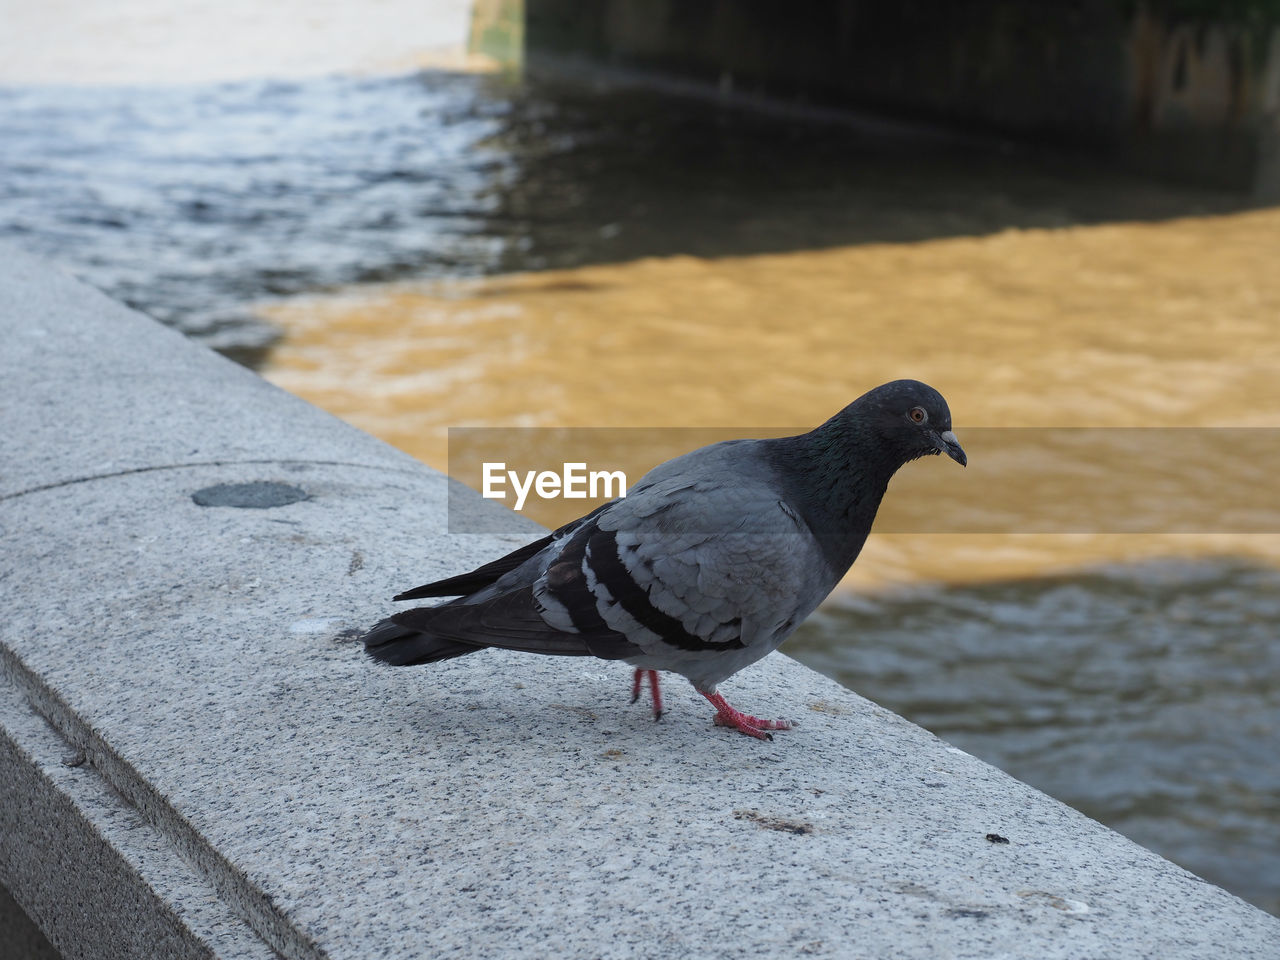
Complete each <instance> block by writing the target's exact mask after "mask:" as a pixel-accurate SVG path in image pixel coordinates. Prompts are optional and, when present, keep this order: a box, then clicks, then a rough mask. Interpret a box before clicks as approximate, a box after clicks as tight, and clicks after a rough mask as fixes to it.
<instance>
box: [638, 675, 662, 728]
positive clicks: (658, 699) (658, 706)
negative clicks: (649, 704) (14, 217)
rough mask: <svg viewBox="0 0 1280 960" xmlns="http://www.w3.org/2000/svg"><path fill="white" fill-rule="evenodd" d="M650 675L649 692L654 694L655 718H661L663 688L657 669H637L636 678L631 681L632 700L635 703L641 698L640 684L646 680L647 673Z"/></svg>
mask: <svg viewBox="0 0 1280 960" xmlns="http://www.w3.org/2000/svg"><path fill="white" fill-rule="evenodd" d="M646 674H648V676H649V692H650V693H651V694H652V695H653V719H654V720H661V719H662V714H663V713H664V712H665V711H664V710H663V709H662V688H661V687H659V686H658V671H657V670H637V671H636V675H635V678H634V679H633V680H632V681H631V702H632V703H635V702H636V701H637V700H639V699H640V685H641V684H642V683H643V682H644V678H645V675H646Z"/></svg>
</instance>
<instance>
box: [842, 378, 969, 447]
mask: <svg viewBox="0 0 1280 960" xmlns="http://www.w3.org/2000/svg"><path fill="white" fill-rule="evenodd" d="M853 405H854V406H855V407H856V408H857V410H858V419H859V421H861V422H862V423H864V424H866V425H867V426H868V427H870V428H871V429H873V430H874V431H875V432H876V434H877V435H878V436H879V438H880V440H881V442H883V443H884V444H885V445H886V446H887V447H888V448H889V449H891V450H892V451H894V453H895V454H896V455H897V456H899V457H901V458H902V462H903V463H906V462H908V461H911V460H916V459H918V458H920V457H928V456H934V455H936V454H939V453H945V454H946V455H947V456H949V457H950V458H951V459H952V460H954V461H955V462H956V463H958V464H960V466H962V467H963V466H965V465H966V464H967V463H968V462H969V458H968V457H966V456H965V454H964V451H963V450H962V449H961V448H960V443H959V441H958V440H956V435H955V434H954V433H952V432H951V410H950V409H949V408H948V407H947V401H946V400H944V399H942V394H940V393H939V392H938V391H937V390H935V389H933V387H931V386H929V385H928V384H927V383H921V382H920V381H919V380H894V381H893V382H892V383H886V384H883V385H882V386H879V387H876V388H875V389H874V390H872V391H871V392H870V393H867V394H864V395H863V396H861V397H859V398H858V399H857V400H855V401H854V404H853Z"/></svg>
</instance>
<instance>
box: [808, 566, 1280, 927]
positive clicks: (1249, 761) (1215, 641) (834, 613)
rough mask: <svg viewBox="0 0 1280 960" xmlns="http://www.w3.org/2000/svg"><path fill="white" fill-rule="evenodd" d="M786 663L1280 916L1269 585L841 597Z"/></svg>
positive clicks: (1035, 585)
mask: <svg viewBox="0 0 1280 960" xmlns="http://www.w3.org/2000/svg"><path fill="white" fill-rule="evenodd" d="M784 649H785V650H786V652H788V653H790V654H791V655H793V656H795V657H796V658H798V659H799V660H801V661H803V662H804V663H806V664H808V665H809V666H812V667H814V668H815V669H817V670H820V671H822V672H823V673H826V674H828V675H830V676H832V677H834V678H836V679H837V680H839V681H840V682H841V683H843V684H845V685H847V686H849V687H851V688H853V689H854V690H857V691H858V692H859V693H861V694H863V695H864V696H867V697H869V698H871V699H873V700H875V701H877V702H878V703H881V704H883V705H884V706H886V707H888V708H890V709H892V710H894V711H896V712H899V713H901V714H903V715H904V716H906V717H909V718H910V719H912V720H914V721H915V722H917V723H919V724H921V725H922V726H924V727H927V728H928V729H930V730H932V731H933V732H934V733H937V734H938V735H939V736H941V737H943V738H945V739H947V740H949V741H951V742H952V743H954V744H956V745H957V746H959V747H962V748H963V749H965V750H967V751H969V752H971V753H973V754H975V755H977V756H979V757H982V758H983V759H985V760H988V761H990V762H991V763H993V764H995V765H996V766H998V767H1001V768H1002V769H1004V770H1007V771H1008V772H1009V773H1011V774H1013V775H1014V776H1015V777H1018V778H1019V779H1021V780H1024V781H1026V782H1028V783H1031V784H1033V785H1035V786H1037V787H1039V788H1040V789H1042V790H1044V791H1045V792H1047V793H1049V794H1051V795H1053V796H1055V797H1058V798H1060V799H1062V800H1064V801H1065V802H1067V803H1069V804H1071V805H1072V806H1074V807H1076V808H1078V809H1079V810H1082V811H1084V812H1085V813H1087V814H1089V815H1090V816H1092V817H1095V818H1097V819H1098V820H1101V821H1102V822H1103V823H1106V824H1108V825H1109V826H1111V827H1113V828H1115V829H1117V830H1119V831H1120V832H1122V833H1124V834H1126V835H1127V836H1129V837H1131V838H1133V839H1134V840H1136V841H1138V842H1139V843H1141V844H1142V845H1143V846H1146V847H1149V848H1150V849H1152V850H1155V851H1156V852H1158V853H1160V854H1162V855H1164V856H1166V857H1168V858H1170V859H1172V860H1174V861H1176V862H1177V863H1180V864H1182V865H1183V866H1185V867H1186V868H1188V869H1189V870H1191V871H1193V872H1195V873H1197V874H1199V875H1200V876H1202V877H1205V878H1206V879H1208V880H1210V881H1212V882H1214V883H1217V884H1220V885H1222V886H1224V887H1226V888H1227V889H1228V890H1231V891H1233V892H1235V893H1237V894H1238V895H1240V896H1242V897H1244V898H1246V899H1248V900H1250V901H1252V902H1253V903H1256V904H1257V905H1258V906H1260V907H1263V908H1264V909H1267V910H1270V911H1271V912H1273V913H1280V830H1277V828H1276V827H1277V824H1278V823H1280V757H1277V743H1280V571H1277V570H1274V569H1271V568H1266V567H1258V566H1253V565H1249V564H1246V563H1243V562H1232V561H1226V560H1223V561H1212V560H1203V561H1195V562H1191V561H1187V562H1176V563H1175V562H1167V563H1150V564H1144V565H1141V566H1137V567H1116V568H1113V569H1107V570H1102V571H1098V572H1094V573H1089V574H1083V575H1077V576H1071V577H1064V578H1061V579H1031V580H1024V581H1014V582H1003V583H990V584H983V585H975V586H965V587H950V588H930V589H925V588H920V589H918V590H916V591H913V592H910V593H906V594H900V595H898V596H880V597H866V596H856V595H845V596H843V597H840V598H833V601H832V602H829V603H828V604H827V605H826V606H824V607H823V608H822V609H821V610H820V611H819V612H818V613H817V614H816V615H815V616H814V617H813V618H812V619H811V620H810V621H809V622H808V623H807V624H805V625H804V626H803V627H802V628H801V629H800V631H798V632H797V633H796V634H795V636H794V637H793V638H792V639H791V640H789V641H788V643H787V645H786V647H785V648H784ZM1027 829H1033V827H1032V826H1031V825H1028V827H1027Z"/></svg>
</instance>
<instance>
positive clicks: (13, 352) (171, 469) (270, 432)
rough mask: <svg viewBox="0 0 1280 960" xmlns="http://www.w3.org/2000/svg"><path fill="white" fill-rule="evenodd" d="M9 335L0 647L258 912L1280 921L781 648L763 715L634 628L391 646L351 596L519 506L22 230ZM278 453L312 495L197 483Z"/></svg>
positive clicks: (1199, 947) (673, 932) (967, 934)
mask: <svg viewBox="0 0 1280 960" xmlns="http://www.w3.org/2000/svg"><path fill="white" fill-rule="evenodd" d="M15 271H16V275H15ZM37 327H38V328H39V329H41V330H43V331H44V332H43V333H42V334H33V333H32V330H33V329H35V328H37ZM0 337H3V339H4V342H5V343H6V344H17V346H16V348H14V349H9V348H8V347H6V349H5V351H4V352H3V354H2V355H0V384H3V386H2V387H0V391H2V393H0V403H2V404H3V408H2V409H3V418H4V424H5V428H4V431H3V432H2V435H0V464H3V468H2V470H0V584H2V585H3V589H2V591H0V605H2V606H3V615H2V616H0V657H2V658H3V660H4V662H5V664H6V667H7V669H8V672H9V674H10V676H11V678H12V683H13V685H14V687H15V688H16V690H17V691H18V692H20V693H21V694H22V695H23V696H25V697H26V698H27V700H28V701H29V703H30V704H31V705H32V706H34V708H35V709H36V710H37V711H39V712H40V713H41V714H43V715H44V716H45V717H47V718H48V719H49V721H50V722H51V723H52V725H53V727H55V728H56V729H57V730H58V731H59V732H60V734H61V736H62V737H63V738H65V740H66V741H67V742H69V744H70V745H71V748H72V749H75V748H79V749H83V750H84V752H85V754H86V756H87V758H88V763H89V765H90V767H91V768H92V772H93V773H94V775H95V776H97V777H100V778H102V779H103V780H105V782H107V783H109V784H111V785H112V786H113V787H114V789H115V790H117V791H119V794H120V795H121V796H122V797H124V798H125V799H126V800H127V801H128V803H129V804H130V805H131V809H132V811H133V812H134V814H135V815H136V816H137V817H138V819H139V821H140V823H142V824H145V825H146V826H147V828H148V829H149V830H150V831H151V832H152V833H153V834H154V836H155V837H157V838H159V840H160V841H161V842H162V845H163V846H165V847H166V848H167V849H168V850H169V851H170V853H171V854H172V856H173V858H174V860H175V862H180V863H183V864H187V865H189V866H190V870H191V872H192V874H193V876H195V877H196V878H198V879H199V880H200V882H201V883H203V884H204V885H205V886H206V887H207V889H209V890H211V891H216V898H215V899H216V900H217V902H218V905H219V906H220V908H221V909H222V910H224V911H225V912H226V914H227V915H229V916H233V917H240V918H243V920H244V922H245V924H246V925H247V927H249V928H252V930H253V931H254V932H255V934H256V937H257V938H259V941H260V942H259V943H258V948H259V949H261V950H266V949H267V948H268V946H269V947H270V948H271V949H274V950H276V951H278V952H279V953H280V954H282V955H284V956H286V957H291V958H292V957H332V958H352V960H363V958H368V957H387V958H400V957H404V958H409V957H426V956H431V957H434V956H448V955H457V956H468V957H470V956H517V955H520V956H558V957H582V958H599V957H619V958H621V957H646V958H665V957H670V958H677V957H678V958H685V957H690V956H711V955H731V956H735V957H766V956H767V957H773V956H790V955H804V956H818V957H822V956H831V957H845V956H893V957H921V958H935V957H1029V958H1030V957H1034V958H1057V957H1062V958H1068V957H1080V958H1085V957H1109V958H1124V957H1161V958H1191V957H1206V958H1208V957H1219V956H1225V955H1230V956H1233V957H1259V958H1263V957H1265V958H1274V957H1276V956H1277V955H1280V920H1276V919H1275V918H1273V917H1270V916H1268V915H1266V914H1264V913H1262V912H1261V911H1258V910H1256V909H1255V908H1253V907H1251V906H1248V905H1247V904H1245V903H1243V902H1242V901H1240V900H1238V899H1236V898H1234V897H1232V896H1230V895H1229V894H1227V893H1225V892H1223V891H1222V890H1220V889H1218V888H1216V887H1213V886H1211V885H1209V884H1207V883H1205V882H1203V881H1201V880H1199V879H1197V878H1195V877H1193V876H1191V875H1190V874H1188V873H1186V872H1185V871H1183V870H1181V869H1179V868H1177V867H1175V866H1173V865H1171V864H1169V863H1168V862H1166V861H1164V860H1161V859H1160V858H1159V857H1156V856H1155V855H1154V854H1152V853H1149V852H1147V851H1145V850H1143V849H1142V848H1140V847H1137V846H1135V845H1134V844H1132V843H1130V842H1128V841H1127V840H1124V839H1123V838H1121V837H1119V836H1118V835H1116V834H1114V833H1112V832H1110V831H1108V830H1106V829H1105V828H1103V827H1102V826H1100V825H1098V824H1097V823H1094V822H1093V821H1090V820H1088V819H1087V818H1085V817H1083V816H1082V815H1080V814H1078V813H1076V812H1075V811H1072V810H1070V809H1068V808H1066V807H1064V806H1062V805H1061V804H1059V803H1057V802H1056V801H1054V800H1052V799H1050V798H1048V797H1046V796H1044V795H1042V794H1039V793H1037V792H1036V791H1034V790H1032V789H1031V788H1029V787H1027V786H1025V785H1023V784H1021V783H1018V782H1017V781H1015V780H1013V779H1011V778H1010V777H1008V776H1006V775H1004V774H1003V773H1001V772H999V771H997V770H995V769H993V768H991V767H989V766H987V765H985V764H983V763H981V762H979V761H978V760H976V759H974V758H972V757H970V756H968V755H966V754H964V753H961V752H959V751H957V750H955V749H954V748H951V747H949V746H948V745H946V744H945V743H943V742H941V741H939V740H937V739H936V738H934V737H933V736H931V735H930V734H928V733H927V732H925V731H923V730H921V729H919V728H917V727H914V726H912V725H911V724H909V723H907V722H906V721H904V720H902V719H900V718H898V717H896V716H894V715H892V714H890V713H889V712H887V711H885V710H883V709H881V708H879V707H877V706H875V705H874V704H871V703H869V702H867V701H865V700H863V699H861V698H859V697H857V696H856V695H854V694H852V693H849V692H847V691H845V690H843V689H842V688H840V687H839V686H838V685H836V684H835V683H833V682H831V681H828V680H825V679H824V678H822V677H820V676H818V675H817V674H814V673H813V672H811V671H809V670H807V669H805V668H803V667H801V666H799V665H798V664H796V663H794V662H793V661H790V660H788V659H787V658H785V657H782V656H778V655H775V656H773V657H771V658H769V659H767V660H766V661H764V662H763V663H761V664H759V665H757V666H756V667H754V668H752V669H750V670H748V671H746V672H744V673H743V674H742V675H740V676H739V677H735V678H734V679H733V680H731V681H730V682H729V684H728V685H727V686H726V688H725V689H726V692H727V693H728V694H730V695H731V697H732V698H733V701H734V702H735V703H736V704H739V705H740V706H742V707H744V708H746V709H750V710H752V711H753V712H757V713H764V714H766V715H792V716H798V717H800V718H801V719H802V721H803V726H802V727H800V729H798V730H796V731H793V732H790V733H787V734H781V735H779V736H778V737H777V738H776V739H775V740H774V741H773V742H772V743H758V742H754V741H748V740H747V739H746V738H744V737H741V736H738V735H735V734H733V733H730V732H727V731H724V730H720V729H716V728H713V727H712V726H711V722H710V715H709V711H708V710H707V708H706V705H705V703H703V702H702V701H701V698H700V697H698V696H697V695H696V694H694V693H693V691H692V690H691V689H690V688H688V687H687V686H685V685H683V684H682V683H681V682H679V681H673V682H671V683H670V684H669V688H668V699H669V713H668V716H667V717H666V718H665V719H664V720H663V721H662V722H661V723H658V724H655V723H653V722H652V721H651V720H650V719H649V718H648V715H647V711H646V710H645V708H644V707H643V705H641V704H637V705H636V706H634V707H633V706H629V705H628V704H627V702H626V701H627V694H628V691H629V676H628V670H627V668H626V667H625V665H620V664H609V663H604V662H597V661H588V660H579V659H564V660H559V659H554V658H546V659H542V658H533V657H520V656H517V655H513V654H505V653H501V652H497V651H489V652H486V653H482V654H478V655H476V656H473V657H468V658H465V659H463V660H459V661H454V662H452V663H447V664H441V665H438V666H436V667H433V668H419V669H403V670H397V669H393V668H376V667H375V666H374V665H373V664H371V663H369V662H367V661H366V660H365V658H364V657H363V656H362V655H361V653H360V651H359V648H358V645H357V644H355V643H354V642H353V641H352V640H351V639H350V632H351V631H353V630H355V629H356V628H358V627H360V626H363V625H366V624H368V623H369V622H371V621H372V620H374V619H377V618H379V617H381V616H383V615H385V614H386V612H387V611H388V610H390V609H391V604H390V603H389V602H388V599H387V598H389V596H390V595H391V594H392V593H394V592H395V591H396V590H398V589H401V588H403V587H405V586H407V585H410V584H412V583H417V582H424V581H426V580H428V579H431V578H432V577H435V576H443V575H445V574H448V573H453V572H457V571H460V570H463V569H466V568H467V567H468V565H469V564H473V563H475V562H477V561H481V560H484V559H487V558H490V557H492V556H496V555H497V554H499V553H500V552H502V551H503V550H505V549H509V548H510V547H511V546H512V545H513V543H514V541H513V540H512V539H511V538H510V537H505V538H504V537H496V536H492V537H490V536H479V535H471V536H453V537H450V536H448V535H446V534H445V532H444V519H443V512H444V495H445V480H444V479H443V478H442V477H441V476H439V475H438V474H435V473H433V472H431V471H430V470H427V469H426V468H424V467H418V466H416V465H415V464H413V462H412V461H410V460H409V459H408V458H406V457H404V456H403V455H401V454H398V453H396V452H395V451H392V450H390V449H389V448H387V447H385V446H383V445H382V444H380V443H378V442H377V441H375V440H373V439H371V438H368V437H365V436H364V435H362V434H360V433H359V432H358V431H355V430H353V429H351V428H349V427H345V426H343V425H341V424H338V423H337V422H336V421H334V420H333V419H332V418H330V417H328V416H326V415H325V414H322V413H320V412H318V411H315V410H313V409H312V408H310V407H307V406H306V405H305V404H302V403H301V402H300V401H297V400H295V399H293V398H289V397H287V396H285V395H282V394H280V393H279V392H278V391H276V390H274V389H273V388H271V387H269V386H267V385H265V384H262V383H261V382H260V381H257V380H256V378H254V377H253V376H252V375H251V374H247V373H245V372H244V371H241V370H239V369H237V368H235V367H233V366H231V365H230V364H227V363H226V362H225V361H222V360H220V359H218V358H216V357H214V356H213V355H212V354H209V353H206V352H205V351H203V350H201V349H199V348H196V347H194V346H191V345H189V344H187V343H186V342H185V341H183V340H181V339H179V338H177V337H175V336H173V335H171V334H169V333H168V332H166V331H164V330H161V329H160V328H159V327H157V326H154V325H152V324H151V323H150V321H146V320H144V319H141V318H137V317H136V316H134V315H131V314H129V313H128V312H127V311H124V310H122V309H121V308H118V307H114V306H112V305H110V304H109V303H108V302H106V301H105V300H103V299H102V298H101V297H100V296H99V295H97V294H93V293H92V292H89V291H85V290H84V289H83V288H81V287H79V286H78V285H77V284H74V283H73V282H71V281H69V280H66V279H65V278H57V277H54V276H52V275H51V274H49V273H48V271H46V270H45V268H43V267H41V266H39V265H38V264H34V263H32V262H31V261H29V260H27V259H25V258H22V257H20V256H17V255H15V256H13V257H11V258H9V259H8V262H7V263H6V264H4V265H0ZM36 340H38V341H40V343H37V344H34V345H33V343H32V341H36ZM255 481H272V482H279V483H287V484H290V485H294V486H298V487H301V488H302V489H303V490H305V492H306V493H307V495H308V499H305V500H298V501H296V502H293V503H288V504H285V505H282V506H278V507H274V508H270V509H239V508H235V507H224V506H199V505H197V504H196V503H195V502H194V501H193V500H192V496H191V495H192V494H193V493H194V492H195V491H197V490H200V489H203V488H207V487H210V486H214V485H218V484H240V483H252V482H255ZM24 491H25V492H24ZM477 504H478V506H477V509H483V508H482V507H481V506H479V502H478V501H477ZM484 507H488V505H487V504H486V505H484ZM0 726H2V725H0ZM90 819H92V818H91V817H90ZM6 826H7V828H8V829H11V830H14V831H18V832H21V831H22V830H23V829H25V828H24V826H23V822H22V819H21V818H18V819H17V820H16V821H15V824H14V825H13V826H11V827H9V826H8V824H6ZM988 834H996V835H999V836H1000V837H1004V838H1007V839H1008V841H1009V842H1008V843H998V842H992V841H990V840H988V839H987V835H988ZM47 869H54V868H53V867H49V868H47ZM66 869H77V868H76V867H74V866H71V867H67V868H66ZM140 876H141V874H140ZM138 882H139V883H144V884H145V883H147V881H146V880H145V878H144V879H142V880H139V881H138ZM32 889H34V887H33V888H32ZM15 892H16V893H18V894H19V895H20V896H21V895H22V891H21V890H15ZM153 892H156V893H158V895H159V896H161V897H164V896H166V893H165V891H164V890H163V889H160V890H158V891H153ZM35 912H38V911H35ZM206 942H207V938H206ZM218 949H219V950H220V949H221V948H218ZM237 949H238V948H237ZM86 955H92V954H86ZM215 955H218V956H224V955H225V956H239V955H245V954H243V953H235V952H234V950H233V949H231V948H228V949H227V950H226V951H225V952H217V951H215Z"/></svg>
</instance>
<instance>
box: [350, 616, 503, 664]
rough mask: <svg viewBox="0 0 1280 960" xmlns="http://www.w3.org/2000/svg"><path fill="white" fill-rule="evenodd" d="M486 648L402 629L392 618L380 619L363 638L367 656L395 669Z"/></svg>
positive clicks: (460, 655) (459, 655)
mask: <svg viewBox="0 0 1280 960" xmlns="http://www.w3.org/2000/svg"><path fill="white" fill-rule="evenodd" d="M483 649H484V644H479V643H460V642H459V641H457V640H450V639H447V638H445V637H436V636H432V635H431V634H430V633H423V632H422V631H421V630H414V629H413V628H412V627H404V626H401V625H400V624H398V623H396V622H395V621H394V620H391V619H387V620H379V621H378V622H377V623H375V624H374V625H373V626H372V627H371V628H370V630H369V632H368V633H366V634H365V635H364V651H365V653H367V654H369V656H371V657H373V659H375V660H380V661H382V662H383V663H389V664H391V665H392V666H396V667H408V666H413V665H414V664H419V663H437V662H439V661H441V660H452V659H453V658H454V657H463V656H466V655H467V654H468V653H475V652H476V651H477V650H483Z"/></svg>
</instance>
